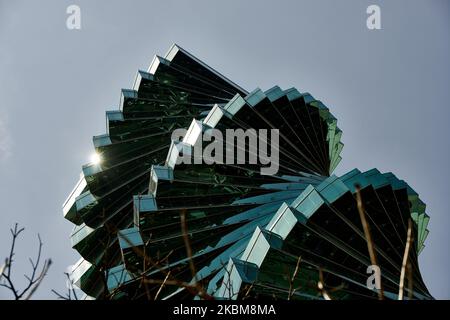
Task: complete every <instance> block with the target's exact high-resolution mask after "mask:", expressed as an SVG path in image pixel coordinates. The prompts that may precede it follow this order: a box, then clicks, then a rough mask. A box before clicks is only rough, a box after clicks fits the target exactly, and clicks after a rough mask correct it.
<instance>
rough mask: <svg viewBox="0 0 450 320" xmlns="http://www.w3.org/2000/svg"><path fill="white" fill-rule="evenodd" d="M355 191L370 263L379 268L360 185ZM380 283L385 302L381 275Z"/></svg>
mask: <svg viewBox="0 0 450 320" xmlns="http://www.w3.org/2000/svg"><path fill="white" fill-rule="evenodd" d="M355 189H356V203H357V207H358V212H359V217H360V219H361V224H362V226H363V229H364V235H365V237H366V242H367V249H368V250H369V256H370V262H371V263H372V265H374V266H378V263H377V256H376V254H375V249H374V247H375V246H374V243H373V240H372V234H371V233H370V226H369V224H368V223H367V220H366V211H365V210H364V205H363V202H362V197H361V187H360V185H358V184H357V185H355ZM378 267H379V266H378ZM379 283H380V289H379V290H378V299H379V300H383V299H384V292H383V285H382V282H381V275H380V281H379Z"/></svg>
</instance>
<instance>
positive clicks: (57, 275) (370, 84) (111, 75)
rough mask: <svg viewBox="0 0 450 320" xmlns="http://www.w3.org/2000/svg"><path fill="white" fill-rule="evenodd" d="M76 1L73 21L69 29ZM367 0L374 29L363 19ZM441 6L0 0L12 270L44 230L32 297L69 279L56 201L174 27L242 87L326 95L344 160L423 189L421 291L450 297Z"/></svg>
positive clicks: (67, 227) (0, 85)
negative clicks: (40, 273)
mask: <svg viewBox="0 0 450 320" xmlns="http://www.w3.org/2000/svg"><path fill="white" fill-rule="evenodd" d="M70 4H77V5H79V6H80V7H81V15H82V16H81V18H82V29H81V30H79V31H70V30H68V29H67V28H66V17H67V15H66V8H67V6H68V5H70ZM370 4H378V5H380V7H381V19H382V30H376V31H370V30H368V29H367V28H366V17H367V15H366V8H367V6H368V5H370ZM449 14H450V2H448V1H446V0H441V1H439V0H423V1H419V0H414V1H413V0H402V1H401V0H396V1H379V0H370V1H367V0H348V1H335V0H329V1H324V0H322V1H319V0H308V1H306V0H305V1H298V0H293V1H241V0H233V1H230V0H227V1H224V0H222V1H210V0H208V1H207V0H201V1H199V0H197V1H138V0H135V1H100V0H97V1H92V0H91V1H87V0H79V1H75V0H73V1H63V0H53V1H51V0H45V1H44V0H42V1H31V0H30V1H18V0H17V1H16V0H15V1H11V0H0V257H1V256H6V255H7V253H8V246H9V232H8V230H9V227H10V226H11V225H12V224H13V223H14V222H16V221H17V222H19V223H21V224H22V225H24V226H25V227H26V234H25V237H24V238H23V239H21V241H20V242H19V245H18V248H17V253H18V257H17V259H18V268H17V275H18V276H19V278H21V277H22V275H21V274H22V273H24V272H25V270H26V268H28V267H29V266H28V265H27V263H28V261H27V257H28V256H29V255H34V253H35V252H36V250H35V245H37V244H36V243H35V241H34V237H35V236H36V233H37V232H40V233H41V235H42V238H43V241H44V242H45V247H44V254H45V255H46V256H49V257H51V258H52V259H53V261H54V265H52V267H51V270H50V274H49V276H48V278H47V279H46V281H45V282H44V284H43V285H42V287H41V288H40V290H39V291H38V293H37V295H36V297H39V298H53V297H54V296H53V295H52V294H51V293H50V289H51V288H55V289H57V290H60V291H63V290H64V283H65V282H64V276H63V272H64V271H65V268H66V266H68V265H69V264H71V263H74V262H75V261H76V260H77V259H78V256H77V254H76V252H75V251H73V250H72V249H71V248H70V241H69V234H70V231H71V224H70V223H69V222H67V221H65V220H64V219H63V216H62V211H61V205H62V203H63V201H64V200H65V198H66V196H67V195H68V193H69V192H70V191H71V189H72V187H73V186H74V184H75V182H76V180H77V178H78V175H79V172H80V170H81V165H82V164H84V163H85V162H87V161H88V160H89V155H90V154H91V152H92V151H93V147H92V143H91V137H92V136H93V135H97V134H101V133H104V131H105V116H104V113H105V111H106V110H110V109H117V107H118V103H119V96H120V89H121V88H127V87H131V85H132V81H133V80H134V76H135V74H136V71H137V70H138V69H146V68H147V66H148V65H149V63H150V61H151V58H152V57H153V55H154V54H156V53H158V54H164V53H165V52H166V50H167V49H168V48H169V46H170V45H171V44H172V43H173V42H176V43H178V44H179V45H181V46H182V47H184V48H185V49H187V50H189V51H191V52H192V53H193V54H194V55H196V56H198V57H199V58H200V59H202V60H204V61H205V62H206V63H208V64H209V65H211V66H212V67H213V68H216V69H217V70H219V71H220V72H221V73H223V74H225V75H226V76H227V77H229V78H230V79H232V80H233V81H235V82H236V83H238V84H240V85H241V86H243V87H244V88H246V89H247V90H252V89H254V88H255V87H257V86H259V87H261V88H262V89H268V88H270V87H272V86H273V85H275V84H278V85H280V86H281V87H284V88H287V87H290V86H295V87H297V88H298V89H299V90H300V91H309V92H310V93H312V95H313V96H315V97H316V98H318V99H321V100H322V101H323V102H324V103H325V104H326V105H327V106H329V108H330V109H331V111H332V112H333V114H334V115H335V116H336V117H337V119H338V125H339V127H340V128H341V129H342V130H343V132H344V134H343V138H342V140H343V142H344V143H345V147H344V150H343V153H342V156H343V161H342V162H341V164H340V166H339V167H338V169H337V173H338V174H343V173H345V172H347V171H348V170H350V169H352V168H354V167H358V168H359V169H361V170H367V169H370V168H373V167H377V168H379V169H380V170H381V171H392V172H394V173H395V174H396V175H397V176H398V177H399V178H402V179H404V180H406V181H407V182H408V183H409V184H410V185H411V186H412V187H413V188H414V189H415V190H416V191H417V192H418V193H419V194H420V196H421V198H422V200H423V201H425V202H426V203H427V212H428V213H429V215H430V216H431V222H430V225H429V229H430V236H429V237H428V239H427V241H426V246H427V247H426V248H425V250H424V252H423V253H422V255H421V257H420V266H421V270H422V274H423V277H424V279H425V282H426V284H427V285H428V288H429V289H430V291H431V293H432V294H433V295H434V296H435V297H437V298H450V277H449V275H448V270H449V267H448V264H449V262H450V253H449V249H448V245H449V240H450V237H449V234H448V231H447V230H448V228H449V227H450V219H449V214H450V205H449V203H450V202H449V200H448V198H449V185H448V183H449V181H450V170H449V168H448V164H449V163H450V152H449V151H450V150H449V149H450V148H449V145H450V144H449V143H448V141H447V139H448V137H449V136H450V127H449V125H448V122H449V120H450V111H449V105H448V104H449V101H450V90H449V87H450V86H449V84H450V62H449V57H450V37H449V31H450V19H449V18H450V17H449ZM7 297H8V295H7V292H5V291H4V290H3V289H0V298H7Z"/></svg>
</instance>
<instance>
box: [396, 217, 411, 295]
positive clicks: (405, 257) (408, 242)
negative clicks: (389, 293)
mask: <svg viewBox="0 0 450 320" xmlns="http://www.w3.org/2000/svg"><path fill="white" fill-rule="evenodd" d="M412 238H413V237H412V221H411V219H409V220H408V233H407V235H406V246H405V252H404V254H403V262H402V270H401V273H400V283H399V286H398V300H403V288H404V285H405V273H406V266H407V264H408V259H409V249H410V247H411V242H412Z"/></svg>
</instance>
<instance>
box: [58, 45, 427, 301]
mask: <svg viewBox="0 0 450 320" xmlns="http://www.w3.org/2000/svg"><path fill="white" fill-rule="evenodd" d="M106 121H107V132H106V133H105V134H102V135H100V136H96V137H94V138H93V144H94V148H95V151H96V153H97V154H98V155H99V156H100V158H101V161H100V163H92V164H87V165H85V166H83V168H82V174H81V178H80V180H79V182H78V183H77V185H76V187H75V189H74V191H73V192H72V193H71V194H70V196H69V198H68V200H67V201H66V202H65V204H64V206H63V211H64V215H65V217H66V218H67V219H68V220H70V221H71V222H73V223H74V224H75V227H74V230H73V232H72V236H71V241H72V246H73V248H74V249H76V250H77V251H78V252H79V253H80V255H81V257H82V259H81V260H80V261H79V263H78V264H77V265H76V266H75V267H74V270H73V277H74V279H75V280H76V285H77V286H79V287H80V288H81V289H82V290H83V291H84V292H85V293H86V294H87V295H89V296H91V297H94V298H98V299H148V298H152V299H153V298H158V299H200V298H202V294H200V293H201V292H203V291H200V293H199V291H198V288H199V287H201V288H204V292H203V294H207V295H209V296H210V297H214V298H216V299H244V298H255V299H257V298H261V297H262V298H264V297H266V298H274V297H275V298H278V299H288V298H289V299H322V295H321V294H320V292H319V290H318V289H317V282H318V281H319V275H320V274H323V277H324V282H325V283H326V284H327V285H328V286H334V287H338V286H339V288H340V289H339V290H336V291H335V292H333V297H334V298H336V299H352V298H368V299H376V298H377V291H376V290H374V289H369V288H368V287H367V286H366V281H367V277H368V274H367V273H366V269H367V266H368V265H370V264H371V263H370V259H369V253H368V250H367V243H366V240H365V236H364V232H363V228H362V225H361V220H360V218H359V215H358V209H357V201H356V188H355V185H359V186H360V188H361V196H362V199H363V202H364V206H365V210H366V215H367V219H368V221H369V225H370V227H371V230H372V237H373V240H374V244H375V251H376V253H377V256H378V262H379V266H380V268H381V270H382V282H383V286H384V291H385V297H386V298H392V299H395V298H396V297H397V292H398V287H399V277H400V272H401V265H402V256H403V251H404V247H405V243H406V233H407V226H408V220H409V219H410V218H411V219H412V220H413V221H414V228H413V229H414V230H413V233H414V246H415V247H414V249H415V250H412V252H411V253H410V256H409V261H410V264H411V270H412V279H413V286H412V287H413V290H412V292H410V294H411V295H412V296H413V297H414V298H416V299H429V298H431V296H430V294H429V293H428V291H427V289H426V287H425V284H424V283H423V280H422V278H421V275H420V271H419V267H418V261H417V256H418V254H419V253H420V252H421V251H422V250H423V248H424V242H425V239H426V237H427V235H428V230H427V224H428V221H429V216H428V215H427V214H426V213H425V204H424V203H423V202H422V201H421V200H420V199H419V197H418V195H417V193H416V192H415V191H414V190H413V189H412V188H411V187H410V186H408V185H407V184H406V183H405V182H404V181H402V180H400V179H398V178H397V177H396V176H395V175H393V174H392V173H381V172H379V171H378V170H376V169H373V170H370V171H367V172H360V171H359V170H357V169H354V170H352V171H351V172H349V173H347V174H345V175H343V176H341V177H337V176H335V175H333V171H334V169H335V168H336V166H337V165H338V164H339V162H340V160H341V156H340V153H341V151H342V148H343V143H342V142H341V137H342V131H341V130H340V129H339V128H338V127H337V120H336V118H335V117H334V116H333V115H332V114H331V113H330V110H329V109H328V108H327V107H326V106H325V105H324V104H323V103H322V102H321V101H319V100H316V99H315V98H314V97H313V96H312V95H310V94H309V93H301V92H300V91H298V90H297V89H295V88H289V89H286V90H283V89H281V88H280V87H278V86H275V87H273V88H271V89H269V90H267V91H262V90H261V89H256V90H254V91H252V92H247V91H246V90H244V89H242V88H241V87H240V86H238V85H236V84H235V83H234V82H232V81H230V80H229V79H227V78H226V77H224V76H223V75H221V74H220V73H218V72H217V71H215V70H213V69H212V68H210V67H209V66H207V65H206V64H205V63H203V62H201V61H200V60H199V59H197V58H195V57H194V56H192V55H191V54H190V53H188V52H187V51H185V50H184V49H182V48H180V47H179V46H177V45H174V46H172V48H171V49H170V50H169V52H168V53H167V54H166V55H165V56H164V57H159V56H156V57H155V58H154V59H153V61H152V63H151V65H150V67H149V69H148V70H147V71H139V72H138V74H137V76H136V79H135V81H134V84H133V89H130V90H128V89H126V90H125V89H124V90H122V94H121V98H120V108H119V110H113V111H107V112H106ZM179 128H185V129H188V128H191V131H192V132H189V133H188V135H187V137H186V138H185V139H184V140H183V141H178V140H176V141H173V140H172V133H173V132H174V130H176V129H179ZM212 128H214V129H217V130H220V131H221V132H223V133H225V132H226V130H227V129H239V128H240V129H248V128H254V129H278V130H279V133H280V135H279V144H278V145H277V146H276V147H277V149H278V150H279V170H278V173H277V174H275V175H263V174H261V173H260V167H261V165H262V164H261V163H257V164H225V163H216V164H209V165H208V164H205V163H203V164H184V163H183V164H177V161H176V160H177V158H178V157H181V156H183V155H182V154H181V153H180V151H183V152H188V151H189V150H190V148H191V147H193V146H194V145H195V143H196V141H197V139H199V137H200V136H201V133H204V132H205V131H206V130H209V129H212ZM194 129H195V130H194ZM224 135H225V134H224ZM269 143H270V142H269ZM224 151H226V150H224ZM245 152H246V158H247V159H249V156H250V154H249V153H251V151H250V149H249V148H246V149H245ZM234 157H236V153H234ZM234 163H238V162H234ZM182 218H183V219H184V220H183V219H182ZM183 221H184V222H183ZM187 248H188V249H190V250H187ZM187 251H190V254H189V255H188V254H187ZM191 262H192V264H191ZM192 265H193V266H194V270H195V274H193V271H194V270H193V268H192ZM293 275H295V276H293ZM180 284H183V285H180ZM191 287H192V288H194V287H195V288H197V291H195V292H194V293H193V292H192V290H190V288H191ZM293 288H295V290H293Z"/></svg>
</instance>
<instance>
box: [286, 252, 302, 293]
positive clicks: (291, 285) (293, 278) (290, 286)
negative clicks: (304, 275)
mask: <svg viewBox="0 0 450 320" xmlns="http://www.w3.org/2000/svg"><path fill="white" fill-rule="evenodd" d="M301 261H302V257H300V256H299V257H298V259H297V265H296V266H295V270H294V273H293V275H292V277H291V279H290V281H289V293H288V300H291V297H292V296H293V295H294V292H295V289H294V288H293V287H294V281H295V278H296V277H297V274H298V271H299V269H300V262H301Z"/></svg>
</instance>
